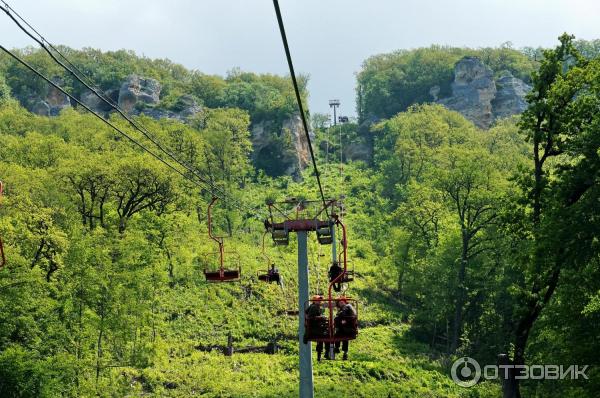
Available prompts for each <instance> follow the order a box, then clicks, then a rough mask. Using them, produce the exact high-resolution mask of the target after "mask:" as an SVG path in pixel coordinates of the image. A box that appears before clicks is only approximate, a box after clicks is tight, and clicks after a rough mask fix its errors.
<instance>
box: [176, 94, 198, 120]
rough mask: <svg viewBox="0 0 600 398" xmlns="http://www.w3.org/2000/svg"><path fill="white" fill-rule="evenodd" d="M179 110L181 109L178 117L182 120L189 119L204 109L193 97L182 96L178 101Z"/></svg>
mask: <svg viewBox="0 0 600 398" xmlns="http://www.w3.org/2000/svg"><path fill="white" fill-rule="evenodd" d="M177 109H179V113H178V116H179V118H181V119H187V118H188V117H191V116H194V115H195V114H197V113H200V112H201V111H202V107H201V106H200V105H198V102H196V99H195V98H194V97H192V96H191V95H182V96H181V97H180V98H179V99H178V100H177Z"/></svg>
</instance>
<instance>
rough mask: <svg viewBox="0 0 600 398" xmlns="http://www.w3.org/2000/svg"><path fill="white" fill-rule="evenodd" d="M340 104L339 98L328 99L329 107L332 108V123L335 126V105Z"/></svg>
mask: <svg viewBox="0 0 600 398" xmlns="http://www.w3.org/2000/svg"><path fill="white" fill-rule="evenodd" d="M338 106H340V100H339V99H333V100H329V107H330V108H333V125H334V126H337V107H338Z"/></svg>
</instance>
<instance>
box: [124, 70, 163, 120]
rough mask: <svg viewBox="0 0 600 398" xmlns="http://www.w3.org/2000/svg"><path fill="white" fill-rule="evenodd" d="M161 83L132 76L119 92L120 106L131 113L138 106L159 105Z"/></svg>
mask: <svg viewBox="0 0 600 398" xmlns="http://www.w3.org/2000/svg"><path fill="white" fill-rule="evenodd" d="M160 90H161V86H160V83H159V82H158V81H157V80H155V79H150V78H144V77H140V76H138V75H131V76H129V77H128V78H127V80H125V82H124V83H123V84H122V85H121V89H120V90H119V106H120V107H121V108H123V110H125V111H126V112H131V111H133V110H134V109H136V107H137V106H138V104H142V105H150V106H154V105H157V104H158V102H159V100H160Z"/></svg>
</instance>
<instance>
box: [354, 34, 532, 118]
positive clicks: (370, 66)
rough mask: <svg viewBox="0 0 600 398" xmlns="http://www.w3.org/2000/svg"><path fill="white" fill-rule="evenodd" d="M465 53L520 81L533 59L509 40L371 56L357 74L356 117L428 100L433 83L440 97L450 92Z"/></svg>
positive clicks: (387, 113) (389, 113)
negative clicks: (482, 45) (491, 45)
mask: <svg viewBox="0 0 600 398" xmlns="http://www.w3.org/2000/svg"><path fill="white" fill-rule="evenodd" d="M465 56H477V57H479V58H480V59H481V60H482V61H483V62H484V63H485V64H486V65H487V66H489V67H490V68H491V69H492V70H493V71H494V72H495V73H500V72H501V71H503V70H508V71H510V72H511V73H512V74H513V75H514V76H516V77H519V78H522V79H524V80H528V79H529V75H530V74H531V72H533V71H534V70H535V68H536V62H535V61H533V60H531V59H529V58H528V57H527V56H526V55H524V54H523V53H521V52H519V51H517V50H514V49H512V47H511V45H510V43H507V44H505V45H503V46H501V47H500V48H483V49H478V50H475V49H469V48H455V47H442V46H431V47H429V48H419V49H416V50H399V51H396V52H393V53H389V54H381V55H376V56H372V57H370V58H368V59H367V60H366V61H365V62H364V63H363V66H362V70H361V71H360V72H359V74H358V77H357V103H358V113H359V118H360V119H361V120H365V119H368V118H371V117H373V116H374V117H377V118H380V119H381V118H390V117H392V116H394V115H395V114H397V113H398V112H403V111H405V110H407V109H408V107H409V106H410V105H413V104H420V103H425V102H431V101H432V97H431V95H430V94H429V90H430V89H431V88H432V87H433V86H439V87H440V93H439V95H440V97H445V96H448V95H450V94H451V91H450V83H451V82H452V80H453V77H454V76H453V72H454V64H455V63H456V62H457V61H458V60H460V59H461V58H463V57H465Z"/></svg>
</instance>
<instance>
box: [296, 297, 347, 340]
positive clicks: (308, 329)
mask: <svg viewBox="0 0 600 398" xmlns="http://www.w3.org/2000/svg"><path fill="white" fill-rule="evenodd" d="M341 300H344V301H345V302H346V303H348V304H350V305H352V307H353V308H354V311H355V313H356V315H354V316H334V315H333V311H337V303H338V302H339V301H341ZM313 303H319V304H320V305H322V306H323V307H324V314H323V315H319V316H312V317H311V316H309V315H308V314H307V315H306V316H305V318H304V336H303V340H304V342H305V343H307V342H309V341H315V342H323V343H336V342H338V341H349V340H354V339H356V337H357V336H358V305H357V302H356V300H354V299H349V298H343V299H340V298H332V299H321V300H309V301H307V302H306V303H305V304H304V309H305V314H306V311H307V309H308V307H309V306H310V305H311V304H313Z"/></svg>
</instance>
